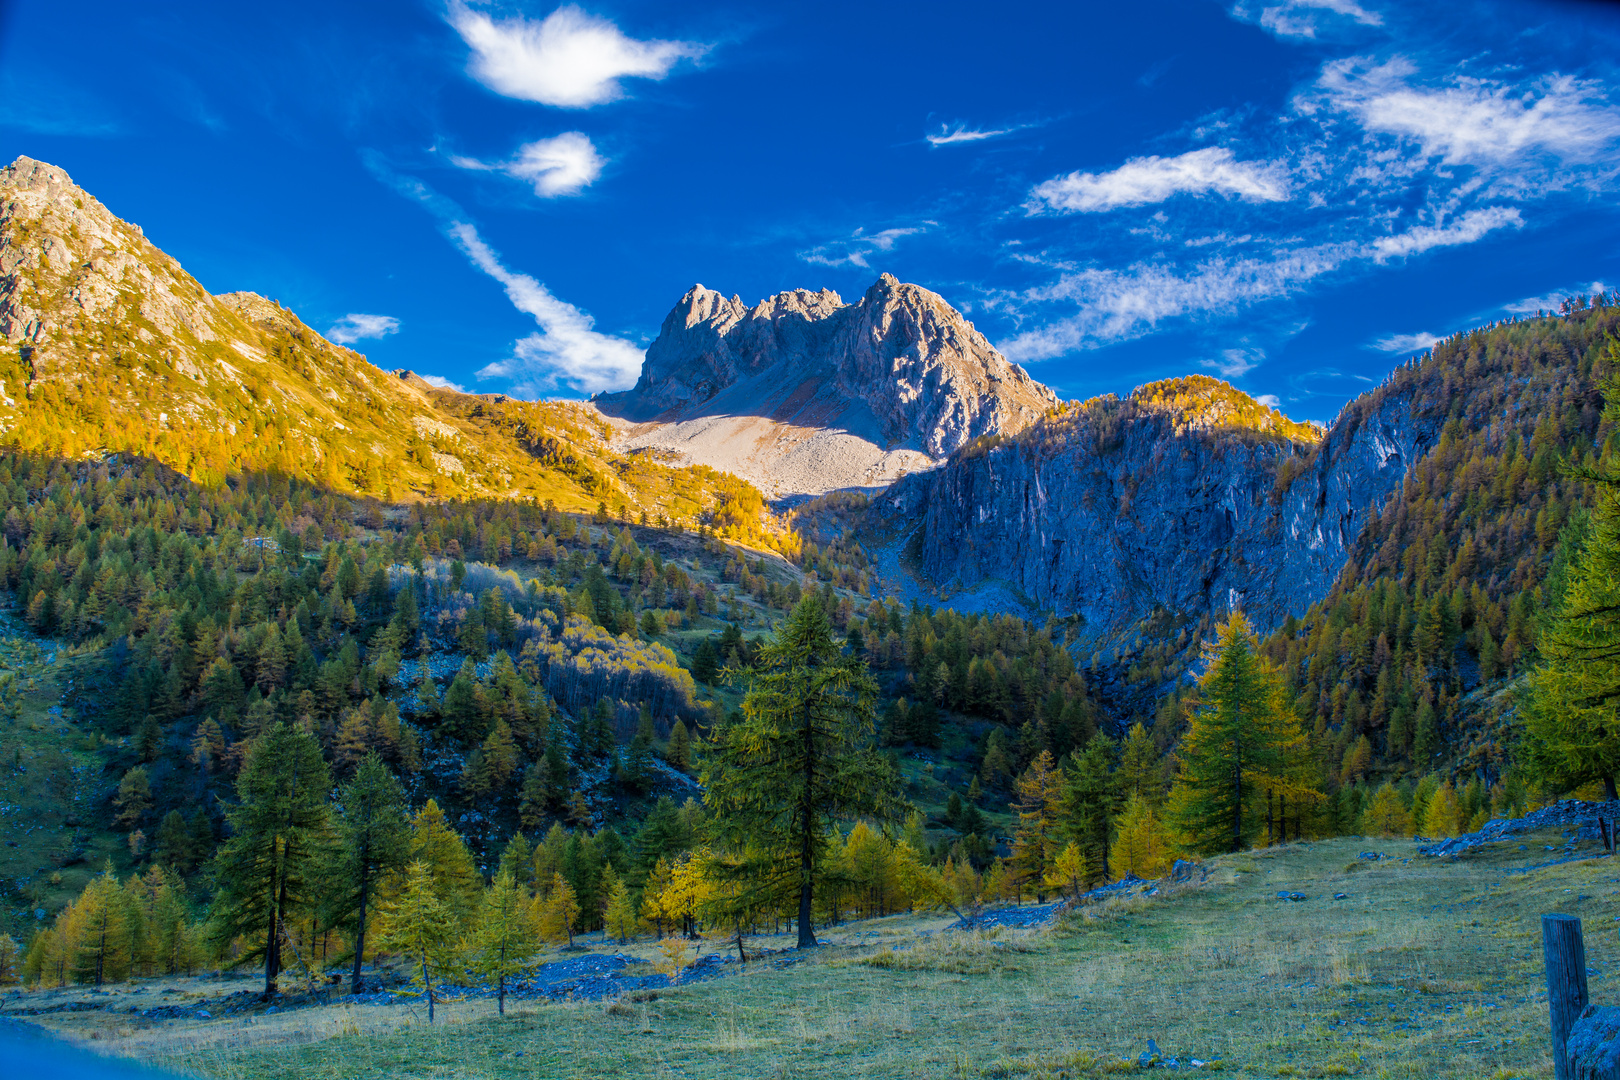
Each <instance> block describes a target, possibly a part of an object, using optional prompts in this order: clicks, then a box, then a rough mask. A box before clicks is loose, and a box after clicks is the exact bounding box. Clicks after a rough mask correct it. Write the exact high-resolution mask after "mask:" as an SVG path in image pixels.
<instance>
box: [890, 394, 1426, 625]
mask: <svg viewBox="0 0 1620 1080" xmlns="http://www.w3.org/2000/svg"><path fill="white" fill-rule="evenodd" d="M1443 419H1444V417H1443V416H1441V417H1419V416H1415V415H1414V414H1413V410H1412V408H1411V400H1410V395H1409V394H1407V395H1401V394H1392V395H1385V396H1383V397H1382V398H1381V399H1380V400H1378V401H1377V402H1376V405H1375V407H1371V408H1367V409H1352V410H1347V411H1346V414H1345V415H1344V416H1342V417H1341V418H1340V420H1339V421H1336V422H1335V424H1334V425H1333V426H1332V427H1331V428H1329V429H1328V430H1327V431H1326V432H1325V433H1322V432H1320V431H1319V430H1317V429H1313V428H1309V427H1306V426H1304V425H1296V424H1292V423H1290V422H1288V421H1287V420H1286V419H1284V418H1283V417H1282V416H1281V414H1279V413H1275V412H1274V411H1270V410H1266V409H1264V408H1263V407H1262V406H1259V405H1258V404H1256V403H1255V402H1253V401H1252V400H1251V399H1249V398H1247V397H1246V396H1245V395H1242V394H1240V393H1239V392H1238V391H1236V390H1233V389H1232V388H1230V387H1228V386H1226V385H1225V384H1223V383H1217V382H1215V380H1212V379H1205V378H1201V377H1199V378H1194V379H1187V380H1175V381H1174V382H1172V383H1168V384H1166V383H1161V384H1154V385H1151V386H1147V387H1143V388H1141V389H1139V390H1137V391H1136V392H1135V393H1133V394H1132V395H1131V396H1130V397H1129V398H1126V399H1124V400H1117V399H1114V398H1111V397H1110V398H1104V399H1099V400H1096V401H1092V402H1088V403H1085V404H1084V405H1078V406H1073V407H1070V408H1069V409H1066V410H1065V411H1064V412H1063V413H1062V414H1061V415H1056V416H1053V417H1052V418H1049V419H1047V420H1043V421H1041V422H1040V423H1038V424H1036V425H1035V426H1034V427H1032V428H1030V429H1029V430H1027V431H1025V432H1023V433H1022V434H1021V435H1019V436H1018V437H1016V438H1013V439H1010V440H1006V441H1004V442H1001V443H1000V444H999V445H994V446H988V445H986V446H976V447H971V448H969V450H967V451H966V452H963V453H961V454H958V455H957V456H956V457H955V458H953V459H952V460H951V461H950V462H948V463H947V464H946V465H945V466H944V467H942V468H941V469H939V470H937V471H936V472H933V473H930V474H927V475H921V476H914V477H911V478H908V479H907V480H905V481H904V482H902V483H900V484H897V485H895V486H894V487H893V488H891V489H890V490H889V491H888V492H887V493H885V494H884V495H883V496H882V497H881V498H880V499H879V500H877V502H876V504H875V506H876V512H877V513H878V514H879V515H880V516H881V517H883V518H887V519H888V520H887V522H886V523H887V524H888V525H889V526H890V527H891V528H892V527H895V526H898V527H899V528H900V529H903V530H905V531H906V532H907V534H908V536H909V539H908V542H907V546H906V553H907V556H908V562H909V564H910V566H911V568H912V569H913V570H914V571H915V572H916V573H917V574H918V575H919V577H921V578H922V579H923V581H924V582H926V583H927V584H928V585H930V586H931V587H932V588H933V589H934V590H936V591H937V592H938V593H939V594H940V595H941V596H942V597H944V598H947V599H948V598H949V596H951V595H952V594H954V593H957V592H960V591H971V590H974V589H977V588H979V587H982V586H985V585H990V584H997V585H1001V586H1004V587H1006V588H1009V589H1012V590H1014V591H1015V592H1017V593H1019V594H1021V595H1023V596H1025V597H1027V598H1028V599H1029V600H1030V601H1031V602H1032V604H1033V605H1035V606H1037V607H1039V608H1045V609H1049V610H1054V611H1056V612H1058V613H1060V614H1063V615H1078V616H1080V617H1081V619H1082V620H1083V621H1084V633H1085V636H1087V637H1088V638H1091V639H1094V640H1106V639H1107V638H1108V637H1109V636H1111V635H1117V634H1121V633H1124V632H1126V631H1128V630H1129V629H1130V628H1131V627H1132V626H1133V625H1135V624H1136V623H1137V622H1138V621H1139V620H1141V619H1143V618H1145V617H1147V616H1150V615H1153V614H1155V613H1162V614H1168V615H1169V616H1171V617H1184V618H1188V619H1192V620H1196V619H1198V618H1199V617H1200V616H1201V615H1203V614H1205V613H1220V612H1224V611H1226V610H1230V609H1232V608H1236V607H1241V608H1242V609H1244V610H1245V611H1246V612H1247V613H1248V614H1249V616H1250V618H1251V619H1253V620H1254V621H1255V622H1257V623H1258V624H1260V625H1261V626H1272V625H1276V624H1277V623H1279V622H1280V621H1281V620H1282V619H1283V618H1285V617H1286V616H1287V614H1288V613H1289V612H1295V613H1299V612H1303V611H1304V610H1305V608H1306V607H1307V606H1309V604H1310V603H1312V602H1313V601H1315V600H1317V599H1320V598H1321V597H1322V596H1323V595H1325V594H1326V592H1327V590H1328V588H1329V586H1330V585H1331V584H1332V582H1333V581H1334V579H1335V578H1337V577H1338V575H1339V572H1340V570H1341V569H1342V568H1343V567H1344V564H1345V560H1346V557H1347V555H1348V553H1349V551H1350V549H1351V545H1353V544H1354V542H1355V540H1356V538H1357V536H1358V535H1359V534H1360V532H1361V530H1362V528H1363V527H1364V526H1365V525H1366V523H1367V521H1368V520H1369V515H1370V514H1371V515H1376V514H1377V513H1378V511H1379V509H1380V507H1381V506H1382V504H1383V502H1384V500H1385V499H1386V498H1387V497H1388V496H1389V495H1390V494H1391V493H1392V492H1393V491H1394V490H1396V488H1397V487H1398V485H1399V484H1400V482H1401V478H1402V477H1403V476H1404V475H1405V473H1406V470H1407V468H1408V466H1409V465H1410V463H1412V462H1413V461H1416V460H1417V459H1418V458H1420V457H1421V456H1422V455H1424V454H1425V453H1427V452H1428V451H1429V449H1431V448H1432V447H1433V446H1434V445H1435V443H1436V441H1437V440H1438V438H1439V430H1440V426H1441V423H1442V422H1443Z"/></svg>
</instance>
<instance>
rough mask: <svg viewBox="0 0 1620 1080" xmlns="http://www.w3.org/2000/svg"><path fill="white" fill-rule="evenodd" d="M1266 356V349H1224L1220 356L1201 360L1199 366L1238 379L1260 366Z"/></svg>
mask: <svg viewBox="0 0 1620 1080" xmlns="http://www.w3.org/2000/svg"><path fill="white" fill-rule="evenodd" d="M1265 358H1266V353H1265V350H1264V349H1222V350H1221V355H1220V356H1219V357H1218V358H1216V359H1213V360H1200V361H1198V366H1199V367H1206V368H1210V369H1212V370H1214V371H1218V372H1220V373H1221V375H1222V376H1223V377H1225V378H1228V379H1236V378H1238V377H1240V376H1243V375H1247V374H1248V373H1249V372H1251V371H1253V370H1254V369H1255V368H1257V367H1259V366H1260V364H1261V363H1262V362H1263V361H1264V360H1265Z"/></svg>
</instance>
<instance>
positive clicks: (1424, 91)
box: [1320, 57, 1620, 166]
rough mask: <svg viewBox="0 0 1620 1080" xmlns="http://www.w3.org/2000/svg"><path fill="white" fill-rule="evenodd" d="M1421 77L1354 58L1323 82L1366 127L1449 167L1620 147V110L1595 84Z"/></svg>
mask: <svg viewBox="0 0 1620 1080" xmlns="http://www.w3.org/2000/svg"><path fill="white" fill-rule="evenodd" d="M1416 74H1417V68H1416V67H1415V66H1414V65H1413V64H1412V63H1411V62H1410V61H1409V60H1406V59H1404V58H1401V57H1396V58H1395V59H1393V60H1390V61H1388V62H1386V63H1384V64H1380V65H1377V66H1374V67H1369V66H1368V65H1367V61H1366V60H1365V59H1364V58H1351V59H1348V60H1339V61H1334V62H1332V63H1330V64H1328V65H1326V67H1325V68H1324V69H1323V73H1322V78H1321V81H1320V85H1321V86H1322V87H1323V89H1325V90H1326V91H1327V92H1328V93H1329V95H1330V96H1331V97H1332V99H1333V101H1334V103H1335V104H1336V105H1337V106H1339V107H1340V108H1341V109H1344V110H1346V111H1348V112H1349V113H1351V114H1352V115H1353V116H1354V117H1355V118H1356V119H1357V121H1359V123H1360V124H1361V126H1362V127H1364V128H1365V129H1366V130H1368V131H1373V132H1379V133H1382V134H1388V135H1395V136H1397V137H1401V138H1407V139H1411V140H1413V141H1415V142H1417V143H1418V145H1419V146H1420V147H1421V148H1422V152H1423V154H1424V155H1425V156H1427V157H1438V158H1440V159H1441V161H1443V162H1444V163H1446V164H1451V165H1458V164H1471V165H1487V166H1506V165H1511V164H1514V163H1515V162H1519V161H1521V160H1522V159H1524V158H1525V157H1527V156H1530V155H1532V154H1535V153H1544V154H1548V155H1551V156H1552V157H1554V158H1557V159H1559V160H1562V161H1570V162H1588V161H1592V160H1594V159H1597V158H1600V157H1608V156H1612V155H1613V154H1614V153H1615V151H1616V149H1617V148H1620V110H1617V109H1615V108H1614V107H1613V106H1611V105H1609V104H1608V102H1607V101H1606V100H1604V98H1603V97H1602V95H1601V88H1600V87H1599V86H1598V85H1597V84H1595V83H1585V82H1580V81H1578V80H1576V79H1573V78H1570V77H1569V76H1567V75H1555V76H1551V77H1548V78H1546V79H1543V80H1541V81H1540V82H1539V83H1537V84H1534V85H1531V86H1525V85H1519V86H1513V87H1510V86H1506V85H1503V84H1501V83H1495V82H1489V81H1486V80H1482V79H1471V78H1461V79H1457V80H1455V81H1454V82H1453V83H1452V85H1449V86H1443V87H1425V86H1417V85H1413V83H1412V82H1411V79H1412V77H1413V76H1414V75H1416Z"/></svg>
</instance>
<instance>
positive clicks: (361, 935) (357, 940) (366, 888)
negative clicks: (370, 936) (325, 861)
mask: <svg viewBox="0 0 1620 1080" xmlns="http://www.w3.org/2000/svg"><path fill="white" fill-rule="evenodd" d="M370 891H371V875H370V873H368V872H367V870H366V863H365V860H364V859H362V860H361V862H360V913H359V921H358V924H357V929H356V930H355V932H354V974H353V975H352V976H351V977H350V978H349V993H351V994H358V993H361V992H362V991H363V990H364V989H365V984H364V983H363V982H361V981H360V962H361V960H363V959H364V958H365V955H366V900H367V899H368V898H369V897H368V895H367V894H368V893H369V892H370Z"/></svg>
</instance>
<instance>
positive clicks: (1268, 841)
mask: <svg viewBox="0 0 1620 1080" xmlns="http://www.w3.org/2000/svg"><path fill="white" fill-rule="evenodd" d="M1271 842H1272V831H1271V789H1270V788H1266V847H1270V846H1271Z"/></svg>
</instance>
